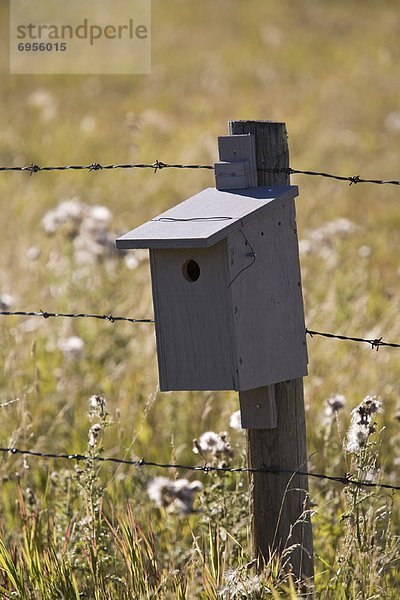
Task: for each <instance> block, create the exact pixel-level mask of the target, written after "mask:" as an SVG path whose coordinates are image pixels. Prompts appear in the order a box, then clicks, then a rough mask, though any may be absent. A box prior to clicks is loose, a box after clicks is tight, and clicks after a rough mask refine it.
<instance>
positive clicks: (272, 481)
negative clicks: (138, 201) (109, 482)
mask: <svg viewBox="0 0 400 600" xmlns="http://www.w3.org/2000/svg"><path fill="white" fill-rule="evenodd" d="M229 133H230V134H243V133H251V134H254V135H255V139H256V158H257V169H258V185H261V186H265V185H288V184H289V182H290V178H289V175H288V174H287V173H282V172H281V173H270V172H268V169H276V168H283V169H286V168H288V167H289V148H288V142H287V132H286V126H285V124H284V123H275V122H271V121H231V122H230V123H229ZM265 394H266V390H264V392H262V390H260V402H262V399H263V397H265ZM275 397H276V406H277V415H278V418H277V427H276V429H249V430H248V462H249V466H250V467H260V466H262V465H270V466H271V465H277V466H281V467H284V468H285V467H287V468H288V469H293V470H295V469H304V468H306V467H307V448H306V424H305V413H304V397H303V381H302V379H295V380H291V381H287V382H282V383H278V384H276V385H275ZM251 490H252V491H251V513H252V530H253V544H254V552H255V553H256V554H257V555H258V556H262V557H263V558H264V559H265V560H267V561H268V559H269V557H270V556H271V554H272V553H273V552H279V553H281V552H282V551H283V550H284V549H285V548H287V547H290V546H293V545H296V544H298V546H297V547H295V548H294V549H293V551H292V552H291V553H290V565H291V569H292V570H293V573H294V575H295V576H296V577H298V578H299V579H302V580H303V581H306V582H310V580H311V579H310V578H312V577H313V574H314V565H313V543H312V528H311V521H310V516H309V512H307V510H308V508H309V504H308V478H307V477H305V476H303V475H301V476H300V475H295V476H290V475H288V474H285V473H279V474H254V475H252V476H251ZM310 595H312V586H311V588H310Z"/></svg>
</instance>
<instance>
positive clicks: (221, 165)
mask: <svg viewBox="0 0 400 600" xmlns="http://www.w3.org/2000/svg"><path fill="white" fill-rule="evenodd" d="M248 172H249V165H248V162H247V161H246V160H241V161H234V162H216V163H215V164H214V174H215V184H216V188H217V189H218V190H239V189H244V188H248V187H250V186H249V180H248Z"/></svg>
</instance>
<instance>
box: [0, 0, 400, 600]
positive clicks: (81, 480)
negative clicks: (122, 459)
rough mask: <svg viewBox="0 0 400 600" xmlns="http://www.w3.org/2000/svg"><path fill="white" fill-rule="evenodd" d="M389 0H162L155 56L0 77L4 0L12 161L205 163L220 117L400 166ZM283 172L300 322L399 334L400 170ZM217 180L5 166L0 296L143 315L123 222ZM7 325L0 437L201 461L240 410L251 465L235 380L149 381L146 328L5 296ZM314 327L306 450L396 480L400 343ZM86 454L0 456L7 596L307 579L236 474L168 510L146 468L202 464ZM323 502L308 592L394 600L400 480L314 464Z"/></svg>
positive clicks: (295, 162) (346, 164)
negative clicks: (364, 409)
mask: <svg viewBox="0 0 400 600" xmlns="http://www.w3.org/2000/svg"><path fill="white" fill-rule="evenodd" d="M397 12H398V6H397V3H396V2H393V1H392V0H382V1H381V2H380V3H373V2H368V1H367V2H366V1H365V0H364V1H361V0H349V1H348V2H346V3H343V2H339V1H332V2H329V3H328V2H323V1H321V2H318V3H317V2H305V1H303V0H300V1H298V2H293V1H292V0H282V1H281V2H279V3H278V2H273V1H272V0H266V1H265V2H262V3H261V2H258V1H257V0H247V1H246V2H239V1H236V0H235V1H232V0H220V1H219V2H217V3H216V2H211V1H209V2H201V3H195V2H182V1H181V0H170V1H169V2H168V3H166V2H165V3H163V2H158V1H157V0H155V1H154V2H153V41H152V43H153V72H152V75H150V76H132V77H123V76H113V77H102V76H88V77H84V76H62V75H60V76H55V77H45V76H43V77H41V76H36V75H35V76H34V75H32V76H11V75H9V74H8V63H7V61H8V51H7V49H8V46H7V43H8V42H7V39H8V8H7V6H6V3H2V4H0V17H1V19H0V28H1V33H2V35H1V37H0V40H1V41H0V44H1V48H2V52H1V53H0V65H1V73H2V85H1V89H0V97H1V109H2V130H1V135H0V163H1V164H11V165H12V164H29V163H31V162H34V163H37V164H40V165H45V164H57V163H58V164H68V163H90V162H99V163H113V162H120V161H122V162H125V161H143V162H151V161H154V160H155V159H156V158H158V159H159V160H164V161H171V162H188V163H190V162H193V163H212V162H213V161H215V160H216V159H217V144H216V137H217V135H220V134H224V133H225V132H226V122H227V121H228V120H229V119H237V118H254V119H257V118H262V119H276V120H284V121H286V122H287V126H288V131H289V136H290V139H289V144H290V151H291V164H292V166H293V167H298V168H312V169H316V170H328V171H332V172H337V173H343V174H346V175H352V174H354V175H356V174H359V175H360V176H371V177H378V178H381V177H382V178H385V177H388V178H392V177H398V175H397V173H398V157H397V154H396V152H397V145H398V136H399V132H400V126H399V122H400V116H399V115H400V107H399V101H398V98H399V81H398V78H397V77H396V72H397V65H398V63H399V58H400V56H399V54H400V48H399V45H398V24H397V23H398V18H397V17H398V15H397ZM354 15H355V16H354ZM177 40H179V42H177ZM293 183H296V184H299V185H300V197H299V199H298V201H297V213H298V231H299V237H300V239H301V241H302V243H301V263H302V280H303V286H304V297H305V307H306V321H307V325H308V326H309V327H310V328H313V329H319V330H324V331H338V332H342V333H344V334H350V335H351V334H356V335H362V336H364V335H367V336H368V337H380V335H382V336H383V337H384V339H385V340H394V341H396V340H398V339H400V323H399V320H398V305H399V295H400V292H399V273H400V270H399V269H400V263H399V257H398V253H397V252H396V249H397V247H398V244H399V241H400V235H399V231H400V230H399V222H400V221H399V210H398V202H399V199H398V190H397V188H395V187H393V188H391V187H390V186H367V185H365V186H362V185H355V186H354V185H353V186H351V187H348V186H347V185H345V184H343V183H340V182H333V181H328V180H323V179H321V180H319V179H317V178H306V177H300V176H298V177H296V178H293ZM211 185H213V178H212V173H208V172H202V171H193V172H191V171H176V172H175V171H172V170H169V171H167V170H165V171H161V172H159V173H157V174H156V175H153V174H152V173H151V172H150V171H147V170H146V171H139V170H138V171H129V172H123V171H121V172H101V171H99V172H93V173H86V172H83V173H80V172H64V173H37V174H36V175H32V177H29V175H28V174H26V173H25V174H22V173H3V174H1V176H0V214H1V223H2V226H3V227H2V238H1V252H0V298H1V302H3V303H4V304H5V305H7V306H10V308H12V309H14V308H15V309H18V308H21V309H23V310H24V309H31V308H33V309H44V310H49V311H76V312H79V311H81V310H84V311H87V312H101V313H107V312H113V313H115V314H117V313H119V314H129V315H131V316H134V317H151V316H152V305H151V290H150V276H149V267H148V261H147V258H146V257H145V256H143V255H141V254H136V255H135V254H134V253H132V256H129V257H126V256H125V255H122V254H117V253H116V251H114V250H113V248H112V241H113V240H114V238H115V237H116V236H117V234H119V233H122V232H125V231H127V229H130V228H133V227H134V226H136V225H138V224H140V223H141V222H143V221H144V220H147V219H148V218H150V217H152V216H154V215H155V214H157V213H158V212H160V211H162V210H164V209H166V208H167V207H169V206H172V205H173V204H175V203H177V202H178V201H180V200H183V199H185V198H187V197H189V196H190V195H193V194H194V193H196V192H198V191H199V190H201V189H202V188H204V187H207V186H211ZM71 199H73V202H72V204H71V203H70V204H69V206H70V207H71V206H75V208H76V206H77V204H79V206H80V207H81V208H80V209H79V210H81V213H79V214H80V216H79V217H77V218H75V219H74V218H68V219H65V221H64V222H63V224H62V225H61V226H60V227H58V228H57V230H56V231H55V232H54V233H53V234H51V233H50V232H48V233H46V228H45V226H44V224H43V218H44V217H45V216H46V215H48V213H49V211H51V210H54V209H55V208H56V207H57V206H59V205H60V203H61V202H63V201H66V200H68V201H69V202H70V201H71ZM74 203H75V204H74ZM99 205H100V206H102V207H106V208H107V209H108V210H109V211H110V212H109V213H107V211H106V212H104V209H100V211H99V210H98V209H95V207H96V206H99ZM93 209H94V212H91V211H92V210H93ZM96 211H97V212H96ZM338 219H341V220H340V221H338ZM0 332H1V344H0V364H1V369H0V390H1V397H0V404H4V403H6V402H9V401H13V403H12V404H9V405H7V406H4V407H2V408H0V411H1V423H2V427H1V439H0V441H1V445H2V446H8V445H15V446H18V445H19V446H24V447H29V448H32V449H36V450H41V451H46V450H54V451H61V452H69V451H73V452H83V451H85V449H86V450H87V451H88V452H89V453H90V452H94V453H103V452H105V453H106V454H107V455H115V456H117V455H118V456H126V457H129V458H140V457H141V456H145V457H146V458H148V459H155V460H157V461H160V460H161V461H167V460H175V459H176V460H177V461H179V462H185V461H186V462H187V463H191V462H193V461H195V460H198V459H199V456H198V455H195V454H193V452H192V445H193V440H194V439H199V438H200V436H201V434H202V433H203V432H205V431H210V430H212V431H215V432H221V431H225V430H228V431H229V434H230V437H231V446H232V448H233V450H234V456H233V457H232V458H231V460H232V462H233V463H234V464H244V461H245V457H244V453H245V449H244V441H243V437H242V434H241V432H237V431H236V430H231V429H230V428H229V417H230V415H231V414H232V413H233V412H234V411H236V410H237V408H238V403H237V397H236V395H235V394H234V393H223V392H219V393H213V392H209V393H196V392H192V393H169V394H160V393H159V391H158V388H157V380H158V378H157V368H156V356H155V343H154V332H153V326H152V325H147V324H142V325H130V324H128V323H115V324H110V323H106V322H97V321H90V320H70V321H67V320H61V319H59V320H52V321H50V320H48V321H45V320H41V319H36V320H35V319H20V318H9V317H7V318H2V319H1V321H0ZM73 338H75V341H71V339H73ZM77 339H78V341H77ZM79 340H80V341H79ZM308 346H309V355H310V375H309V377H307V378H306V379H305V393H306V406H307V426H308V449H309V454H310V461H309V462H310V464H309V467H310V468H313V469H315V470H317V471H321V472H330V473H339V474H341V473H343V472H346V471H352V472H354V473H355V474H356V475H357V474H361V475H363V474H365V473H366V472H367V470H368V469H369V468H370V467H371V465H375V468H377V469H378V470H379V474H378V475H374V476H376V477H378V480H379V478H381V480H385V481H386V480H387V481H391V482H394V483H395V482H397V483H398V482H399V481H400V471H399V465H400V461H399V450H400V435H399V430H398V428H399V421H398V417H396V414H397V404H398V398H399V380H400V378H399V376H400V367H399V365H400V362H399V360H398V351H397V350H395V349H389V348H387V349H384V348H381V349H380V350H379V352H371V350H369V349H368V348H367V347H366V348H364V347H363V346H362V345H358V344H354V345H353V344H350V343H345V342H339V341H329V340H323V339H317V338H315V339H312V340H311V339H310V340H308ZM338 393H339V394H343V395H345V396H346V399H347V401H346V406H345V409H344V410H342V411H341V412H340V414H338V415H336V416H335V414H334V413H332V412H329V410H328V407H327V405H326V400H327V399H329V398H332V397H333V396H334V395H335V394H338ZM367 394H377V395H379V396H380V397H381V398H382V401H383V406H384V412H383V414H382V415H381V416H379V417H378V419H379V429H380V431H379V432H378V433H376V434H374V435H373V436H371V439H370V440H369V442H368V444H370V445H368V447H367V448H365V449H364V450H363V452H362V453H361V455H360V457H358V456H355V455H353V454H351V453H349V452H347V451H344V450H343V445H344V444H345V443H346V434H347V429H348V426H349V422H350V412H351V409H352V408H353V407H354V406H356V405H357V404H358V403H359V402H360V401H361V400H362V398H364V397H365V396H366V395H367ZM93 395H98V396H104V397H105V398H106V399H107V412H108V416H107V422H105V421H104V422H103V421H102V420H101V416H97V417H96V418H93V417H92V418H91V417H89V416H88V409H89V406H88V402H89V399H90V398H91V397H92V396H93ZM95 424H100V426H101V427H100V430H99V431H98V432H97V437H96V439H94V438H93V435H94V433H93V431H92V434H90V433H89V431H90V430H91V428H92V427H93V426H94V425H95ZM378 434H379V435H378ZM90 435H92V437H90ZM93 442H95V443H93ZM88 443H89V444H91V443H92V444H93V445H89V447H88ZM374 444H375V445H374ZM360 461H361V462H360ZM73 467H74V466H73V465H71V463H65V464H63V463H61V462H56V461H40V460H37V459H33V458H22V457H17V456H3V457H2V458H1V462H0V478H1V487H0V526H1V546H0V585H1V586H2V587H1V594H3V595H4V597H6V598H13V597H20V598H55V597H65V598H77V597H87V598H114V597H115V598H131V597H143V598H146V597H149V598H150V597H160V598H163V597H164V598H218V597H225V598H229V597H237V598H246V597H248V598H257V597H261V598H263V597H275V598H278V597H293V598H294V597H296V594H297V592H296V589H297V588H296V582H295V581H293V580H292V579H291V577H290V574H288V573H287V572H285V569H284V568H283V565H282V562H280V561H279V560H278V559H277V557H273V558H272V559H271V561H270V562H269V563H268V564H267V565H266V566H265V569H264V571H263V572H262V573H258V572H257V569H256V565H255V564H254V562H253V559H254V557H253V556H252V555H251V551H250V544H249V529H250V523H249V516H248V504H247V493H248V491H247V482H246V479H245V478H243V477H242V476H239V475H227V476H226V477H219V476H214V475H211V474H208V475H203V476H202V477H201V483H202V485H203V490H202V491H201V492H197V493H196V494H195V500H194V504H193V512H190V511H189V512H188V513H187V514H184V515H179V514H175V513H174V512H173V510H172V509H171V508H169V507H170V505H169V504H168V498H169V499H171V498H172V500H176V499H177V498H176V497H174V496H171V493H172V492H171V490H173V489H177V488H176V487H175V488H174V486H173V485H172V483H171V484H168V485H169V486H170V487H169V488H168V485H167V484H165V485H166V487H165V489H164V492H163V493H164V496H163V500H162V501H160V505H157V503H156V502H153V501H151V500H150V499H149V496H148V492H147V490H148V486H149V485H151V484H152V482H153V479H154V477H155V476H166V477H168V479H169V480H170V481H171V482H176V481H180V479H182V478H187V479H188V480H189V483H188V484H187V485H190V483H193V478H191V477H190V474H185V473H176V472H174V471H173V470H171V471H170V472H167V473H165V472H162V473H159V472H156V471H155V470H151V469H141V470H135V469H130V468H128V467H123V466H119V467H116V466H113V465H110V464H105V465H103V466H102V467H101V468H98V467H97V466H96V463H94V462H93V461H90V460H88V461H87V463H85V464H83V465H81V466H79V467H77V468H73ZM367 467H368V468H367ZM374 473H375V471H374ZM179 485H181V484H179ZM185 485H186V484H185ZM197 488H199V486H198V485H197ZM165 490H166V491H165ZM192 491H193V490H192ZM178 500H179V502H175V505H174V506H175V507H177V506H185V502H186V501H187V498H186V497H184V499H183V500H182V498H178ZM311 500H312V503H313V509H314V511H315V514H314V517H313V526H314V541H315V565H316V593H317V596H319V597H326V598H375V597H379V598H381V597H387V598H397V596H398V590H397V587H398V582H399V578H398V575H397V571H398V555H399V554H398V546H397V544H398V540H397V537H396V532H397V531H398V527H399V510H398V502H397V496H396V495H393V496H391V495H390V494H388V493H387V492H383V491H382V490H378V491H376V492H371V493H368V494H366V493H364V492H362V491H361V490H358V489H357V488H354V487H353V486H351V485H350V486H348V487H347V488H346V489H342V487H341V486H338V485H336V484H332V483H324V482H315V481H313V482H312V483H311Z"/></svg>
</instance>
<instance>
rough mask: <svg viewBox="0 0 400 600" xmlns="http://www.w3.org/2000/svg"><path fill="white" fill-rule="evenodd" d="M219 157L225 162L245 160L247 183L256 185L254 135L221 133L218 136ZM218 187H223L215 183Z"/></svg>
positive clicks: (251, 185) (248, 185)
mask: <svg viewBox="0 0 400 600" xmlns="http://www.w3.org/2000/svg"><path fill="white" fill-rule="evenodd" d="M218 152H219V159H220V160H222V161H226V162H235V161H237V160H244V161H246V162H247V174H246V179H247V185H246V187H255V186H256V185H257V162H256V144H255V136H254V135H247V134H244V135H234V136H233V135H221V136H219V138H218ZM217 187H218V188H219V189H223V188H221V187H219V186H218V185H217Z"/></svg>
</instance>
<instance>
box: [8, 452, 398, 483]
mask: <svg viewBox="0 0 400 600" xmlns="http://www.w3.org/2000/svg"><path fill="white" fill-rule="evenodd" d="M0 452H1V453H3V454H11V455H16V454H21V455H23V456H34V457H38V458H44V459H64V460H73V461H77V462H82V461H92V462H99V463H115V464H118V465H128V466H132V467H138V468H140V467H157V468H159V469H176V470H183V471H195V472H199V471H201V472H203V473H214V472H220V473H269V474H273V475H279V474H288V475H301V476H305V477H314V478H316V479H320V480H327V481H333V482H335V483H342V484H343V485H355V486H357V487H367V488H381V489H387V490H396V491H399V490H400V485H392V484H390V483H376V482H373V481H366V480H360V479H353V476H352V475H351V474H350V473H346V474H345V475H342V476H335V475H327V474H326V473H314V472H312V471H311V472H310V471H302V470H300V469H288V468H284V467H279V466H276V467H275V466H265V465H263V466H261V467H218V466H214V465H207V464H204V465H185V464H180V463H159V462H155V461H150V460H146V459H144V458H140V459H139V460H129V459H126V458H114V457H111V456H98V455H95V456H90V455H87V454H74V453H72V452H71V453H68V454H58V453H56V452H39V451H35V450H21V449H20V448H13V447H11V448H0Z"/></svg>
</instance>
